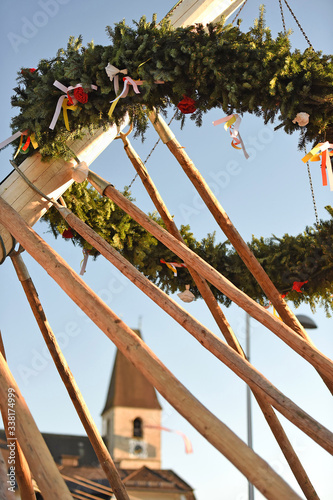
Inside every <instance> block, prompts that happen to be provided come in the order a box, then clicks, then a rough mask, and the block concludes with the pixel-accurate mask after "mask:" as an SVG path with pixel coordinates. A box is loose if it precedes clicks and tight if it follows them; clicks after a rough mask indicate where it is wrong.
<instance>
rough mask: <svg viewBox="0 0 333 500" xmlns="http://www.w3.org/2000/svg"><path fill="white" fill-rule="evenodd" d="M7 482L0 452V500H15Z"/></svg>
mask: <svg viewBox="0 0 333 500" xmlns="http://www.w3.org/2000/svg"><path fill="white" fill-rule="evenodd" d="M4 425H5V424H4ZM7 481H8V476H7V464H6V463H5V460H4V458H3V455H2V452H1V450H0V498H1V499H2V500H15V493H14V491H12V490H9V484H8V482H7ZM14 489H15V488H14Z"/></svg>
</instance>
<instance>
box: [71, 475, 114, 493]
mask: <svg viewBox="0 0 333 500" xmlns="http://www.w3.org/2000/svg"><path fill="white" fill-rule="evenodd" d="M73 477H75V479H80V480H81V481H83V482H84V483H87V484H88V485H93V486H94V485H95V484H96V482H94V481H90V479H86V478H85V477H82V476H79V475H75V476H73ZM98 486H99V488H101V489H103V490H104V491H105V493H110V495H112V493H113V490H112V489H111V488H109V487H108V486H104V484H100V483H98Z"/></svg>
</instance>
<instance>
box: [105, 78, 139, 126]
mask: <svg viewBox="0 0 333 500" xmlns="http://www.w3.org/2000/svg"><path fill="white" fill-rule="evenodd" d="M123 81H124V88H123V91H122V93H121V94H120V95H118V97H116V98H115V99H113V101H110V103H111V107H110V109H109V113H108V115H109V117H110V118H111V116H112V113H113V111H114V108H115V107H116V106H117V103H118V101H119V99H121V98H124V97H126V96H127V94H128V91H129V85H132V87H133V90H134V92H135V93H136V94H140V90H139V89H138V85H142V84H143V80H133V79H132V78H130V77H129V76H124V78H123Z"/></svg>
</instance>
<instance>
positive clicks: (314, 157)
mask: <svg viewBox="0 0 333 500" xmlns="http://www.w3.org/2000/svg"><path fill="white" fill-rule="evenodd" d="M332 148H333V144H331V143H329V142H328V141H326V142H319V143H318V144H317V145H316V146H315V147H314V148H312V149H311V151H310V152H309V153H307V154H306V155H305V156H304V158H302V161H303V162H304V163H306V162H307V161H319V159H320V156H321V176H322V180H323V186H327V177H328V180H329V183H330V190H331V191H333V171H332V165H331V160H330V156H333V151H329V149H332ZM326 169H327V175H326Z"/></svg>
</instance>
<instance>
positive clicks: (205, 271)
mask: <svg viewBox="0 0 333 500" xmlns="http://www.w3.org/2000/svg"><path fill="white" fill-rule="evenodd" d="M88 180H89V182H90V183H91V184H92V185H93V186H94V187H95V188H96V189H97V191H98V192H99V193H101V194H104V196H107V197H108V198H110V199H111V200H113V201H114V202H115V203H116V204H117V205H118V206H119V207H120V208H122V209H123V210H124V211H125V212H126V213H128V214H129V215H130V216H131V217H132V218H133V219H134V220H136V221H137V222H138V223H139V224H141V225H142V227H144V228H145V229H146V230H147V231H149V232H150V233H151V234H152V235H153V236H155V238H157V239H158V240H159V241H161V243H163V244H164V245H165V246H167V247H168V248H169V249H170V250H172V251H173V252H174V253H175V254H176V255H178V256H179V257H180V258H181V259H183V260H187V261H188V262H189V263H190V265H191V266H192V267H194V268H195V269H196V271H197V272H199V274H200V275H201V276H203V277H204V278H205V279H207V280H208V281H210V283H212V284H213V285H214V286H215V287H216V288H217V289H218V290H220V291H221V292H222V293H224V294H225V295H226V296H227V297H229V298H230V299H231V300H232V301H233V302H235V303H236V304H237V305H238V306H240V307H241V308H242V309H244V310H245V311H246V312H247V313H248V314H250V316H252V317H253V318H255V319H256V320H257V321H259V322H260V323H262V324H263V325H264V326H266V327H267V328H269V329H270V330H271V331H272V332H274V333H275V334H276V335H277V336H278V337H279V338H280V339H281V340H283V341H284V342H285V343H286V344H287V345H288V346H289V347H291V348H292V349H293V350H294V351H296V352H297V353H298V354H299V355H300V356H302V357H303V358H304V359H306V360H307V361H308V362H309V363H310V364H312V365H313V366H314V367H315V368H316V369H317V371H318V372H320V374H321V375H323V376H325V377H326V378H327V379H328V380H330V381H331V382H332V383H333V362H332V360H330V359H329V358H328V357H327V356H325V355H324V354H323V353H321V352H320V351H319V350H318V349H316V347H314V346H313V345H312V344H310V343H308V342H307V341H306V340H305V339H303V338H302V337H300V336H299V335H297V334H296V333H295V332H294V331H293V330H292V329H291V328H289V327H288V326H287V325H286V324H284V323H282V322H281V321H280V320H279V319H277V318H276V317H275V316H273V314H271V313H270V312H268V311H267V310H266V309H265V308H264V307H262V306H260V305H259V304H257V302H255V301H254V300H253V299H251V298H250V297H248V296H247V295H246V294H245V293H244V292H242V291H241V290H238V288H237V287H235V285H233V284H232V283H231V282H230V281H229V280H227V279H226V278H225V277H224V276H222V275H221V274H220V273H219V272H218V271H216V269H214V268H213V267H212V266H210V265H209V264H207V262H205V261H204V260H203V259H201V258H200V257H199V256H198V255H196V254H195V253H194V252H192V251H191V250H190V249H189V248H188V247H187V246H186V245H184V244H183V243H181V242H179V241H178V240H176V238H174V237H173V236H172V235H171V234H169V233H168V232H167V231H166V230H165V229H163V228H162V227H161V226H159V225H158V224H157V223H156V222H154V221H153V220H151V219H150V218H149V217H148V216H147V215H146V214H145V213H144V212H142V210H140V209H139V208H138V207H136V206H135V205H134V204H133V203H132V202H130V201H129V200H128V199H127V198H125V196H123V195H122V194H121V193H119V192H118V191H117V190H116V189H115V188H114V187H113V186H112V185H111V184H108V183H107V181H105V180H104V179H102V178H101V177H100V176H99V175H97V174H95V173H94V172H92V171H90V172H89V174H88Z"/></svg>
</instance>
